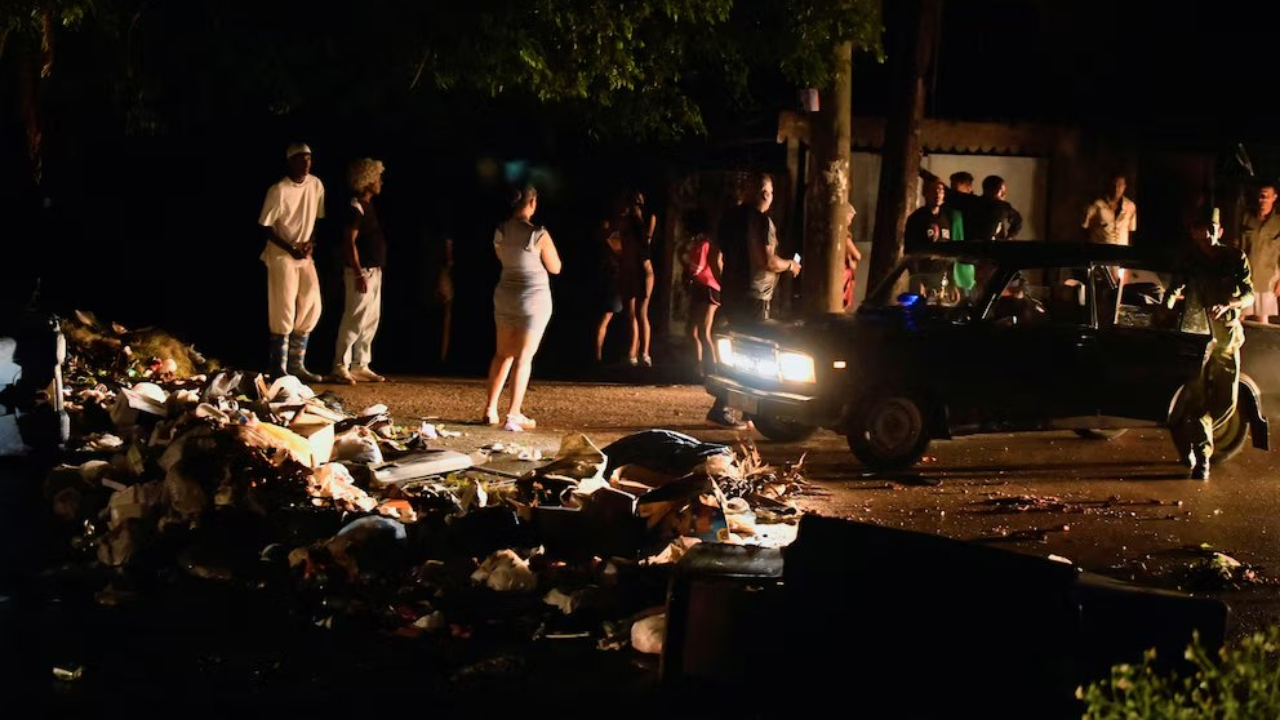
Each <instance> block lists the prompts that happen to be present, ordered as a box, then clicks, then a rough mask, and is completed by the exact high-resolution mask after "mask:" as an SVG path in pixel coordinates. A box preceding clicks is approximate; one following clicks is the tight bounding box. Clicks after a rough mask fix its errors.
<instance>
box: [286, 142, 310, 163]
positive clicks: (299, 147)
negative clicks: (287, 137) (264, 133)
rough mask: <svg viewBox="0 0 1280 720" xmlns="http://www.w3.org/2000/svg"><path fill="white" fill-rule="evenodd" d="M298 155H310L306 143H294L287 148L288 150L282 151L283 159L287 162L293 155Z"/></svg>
mask: <svg viewBox="0 0 1280 720" xmlns="http://www.w3.org/2000/svg"><path fill="white" fill-rule="evenodd" d="M298 153H306V154H308V155H310V154H311V147H310V146H308V145H307V144H306V143H294V144H292V145H290V146H289V149H288V150H285V151H284V159H285V160H288V159H290V158H292V157H293V156H294V155H297V154H298Z"/></svg>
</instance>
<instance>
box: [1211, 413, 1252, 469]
mask: <svg viewBox="0 0 1280 720" xmlns="http://www.w3.org/2000/svg"><path fill="white" fill-rule="evenodd" d="M1248 441H1249V421H1248V420H1245V419H1244V417H1243V416H1242V415H1241V414H1240V406H1239V405H1237V406H1236V410H1235V412H1233V413H1231V417H1229V418H1227V419H1226V421H1225V422H1223V423H1222V424H1221V425H1219V426H1218V427H1215V428H1214V429H1213V460H1214V461H1215V462H1218V461H1226V460H1230V459H1231V458H1233V457H1235V456H1236V455H1238V454H1240V451H1241V450H1243V449H1244V445H1245V443H1246V442H1248Z"/></svg>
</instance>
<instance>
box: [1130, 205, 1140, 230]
mask: <svg viewBox="0 0 1280 720" xmlns="http://www.w3.org/2000/svg"><path fill="white" fill-rule="evenodd" d="M1137 231H1138V205H1137V204H1136V203H1129V232H1137Z"/></svg>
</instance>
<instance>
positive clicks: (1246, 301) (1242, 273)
mask: <svg viewBox="0 0 1280 720" xmlns="http://www.w3.org/2000/svg"><path fill="white" fill-rule="evenodd" d="M1228 252H1239V251H1238V250H1230V251H1228ZM1232 282H1233V283H1234V287H1233V288H1231V300H1229V301H1227V303H1226V304H1225V305H1219V306H1217V307H1215V308H1214V309H1213V316H1214V317H1215V318H1218V317H1222V316H1223V315H1225V314H1226V313H1227V311H1229V310H1239V309H1242V308H1245V307H1247V306H1249V305H1251V304H1252V303H1253V272H1252V269H1251V268H1250V267H1249V258H1248V257H1247V256H1245V255H1244V253H1241V254H1240V264H1239V265H1238V266H1236V271H1235V275H1234V277H1232Z"/></svg>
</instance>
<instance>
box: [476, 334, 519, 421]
mask: <svg viewBox="0 0 1280 720" xmlns="http://www.w3.org/2000/svg"><path fill="white" fill-rule="evenodd" d="M520 333H521V330H520V328H518V327H513V326H511V325H507V324H504V323H501V322H499V323H498V333H497V349H496V350H495V351H494V354H493V361H492V362H490V363H489V382H488V398H487V399H486V400H485V406H484V416H485V419H486V420H488V421H489V422H490V423H491V424H495V425H496V424H497V423H498V397H499V396H500V395H501V394H502V386H503V385H505V384H506V382H507V374H508V373H509V372H511V364H512V362H513V361H514V360H515V353H516V349H517V348H518V347H519V336H520Z"/></svg>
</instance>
